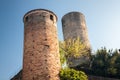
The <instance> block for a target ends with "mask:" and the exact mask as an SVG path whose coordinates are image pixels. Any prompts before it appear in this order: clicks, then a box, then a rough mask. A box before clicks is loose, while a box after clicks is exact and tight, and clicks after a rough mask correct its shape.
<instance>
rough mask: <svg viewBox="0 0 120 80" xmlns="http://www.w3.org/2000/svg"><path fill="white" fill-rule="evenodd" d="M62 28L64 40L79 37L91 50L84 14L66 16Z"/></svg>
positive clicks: (71, 13) (73, 13)
mask: <svg viewBox="0 0 120 80" xmlns="http://www.w3.org/2000/svg"><path fill="white" fill-rule="evenodd" d="M62 28H63V35H64V40H67V39H75V38H77V37H79V38H80V40H81V41H82V42H83V43H84V44H85V45H86V47H87V48H90V42H89V39H88V31H87V27H86V22H85V17H84V15H83V14H82V13H80V12H70V13H68V14H66V15H64V16H63V18H62Z"/></svg>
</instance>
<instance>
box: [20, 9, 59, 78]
mask: <svg viewBox="0 0 120 80" xmlns="http://www.w3.org/2000/svg"><path fill="white" fill-rule="evenodd" d="M23 21H24V57H23V72H22V80H59V71H60V66H61V65H60V55H59V45H58V37H57V29H56V28H57V25H56V22H57V16H56V15H55V14H54V13H53V12H51V11H49V10H44V9H36V10H32V11H29V12H28V13H26V14H25V16H24V19H23Z"/></svg>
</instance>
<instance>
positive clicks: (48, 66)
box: [11, 9, 90, 80]
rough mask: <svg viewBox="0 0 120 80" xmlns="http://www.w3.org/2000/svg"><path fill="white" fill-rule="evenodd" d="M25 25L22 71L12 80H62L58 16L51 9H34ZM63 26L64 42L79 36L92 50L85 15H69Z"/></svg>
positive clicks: (77, 13)
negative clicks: (60, 75) (60, 74)
mask: <svg viewBox="0 0 120 80" xmlns="http://www.w3.org/2000/svg"><path fill="white" fill-rule="evenodd" d="M23 22H24V56H23V69H22V71H21V72H20V73H19V74H18V75H20V76H18V75H16V76H15V77H13V78H12V79H11V80H59V71H60V69H61V64H60V55H59V44H58V36H57V23H56V22H57V16H56V15H55V14H54V13H53V12H52V11H49V10H45V9H35V10H32V11H29V12H28V13H26V14H25V16H24V18H23ZM62 26H63V35H64V39H65V40H67V39H73V38H77V37H80V39H81V41H82V42H83V43H84V44H85V45H86V46H87V48H90V43H89V40H88V33H87V27H86V23H85V18H84V15H83V14H82V13H80V12H70V13H68V14H66V15H65V16H63V18H62ZM79 60H80V59H79ZM79 60H77V61H79ZM74 63H75V64H74ZM76 63H77V62H76V60H73V65H72V66H75V65H76ZM21 73H22V74H21Z"/></svg>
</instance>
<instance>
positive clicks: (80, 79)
mask: <svg viewBox="0 0 120 80" xmlns="http://www.w3.org/2000/svg"><path fill="white" fill-rule="evenodd" d="M60 80H88V78H87V75H86V74H85V73H84V72H82V71H76V70H74V69H70V68H65V69H62V70H61V71H60Z"/></svg>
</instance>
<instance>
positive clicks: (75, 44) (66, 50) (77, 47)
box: [59, 38, 88, 64]
mask: <svg viewBox="0 0 120 80" xmlns="http://www.w3.org/2000/svg"><path fill="white" fill-rule="evenodd" d="M59 48H60V49H59V50H60V55H61V57H60V58H61V59H60V60H61V63H62V64H64V63H65V62H67V60H68V58H69V57H74V58H78V57H80V56H83V55H88V49H87V48H86V46H85V45H84V44H83V43H82V42H81V41H80V39H79V38H77V39H75V40H72V39H69V40H66V41H63V42H59ZM67 63H69V62H67Z"/></svg>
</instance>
